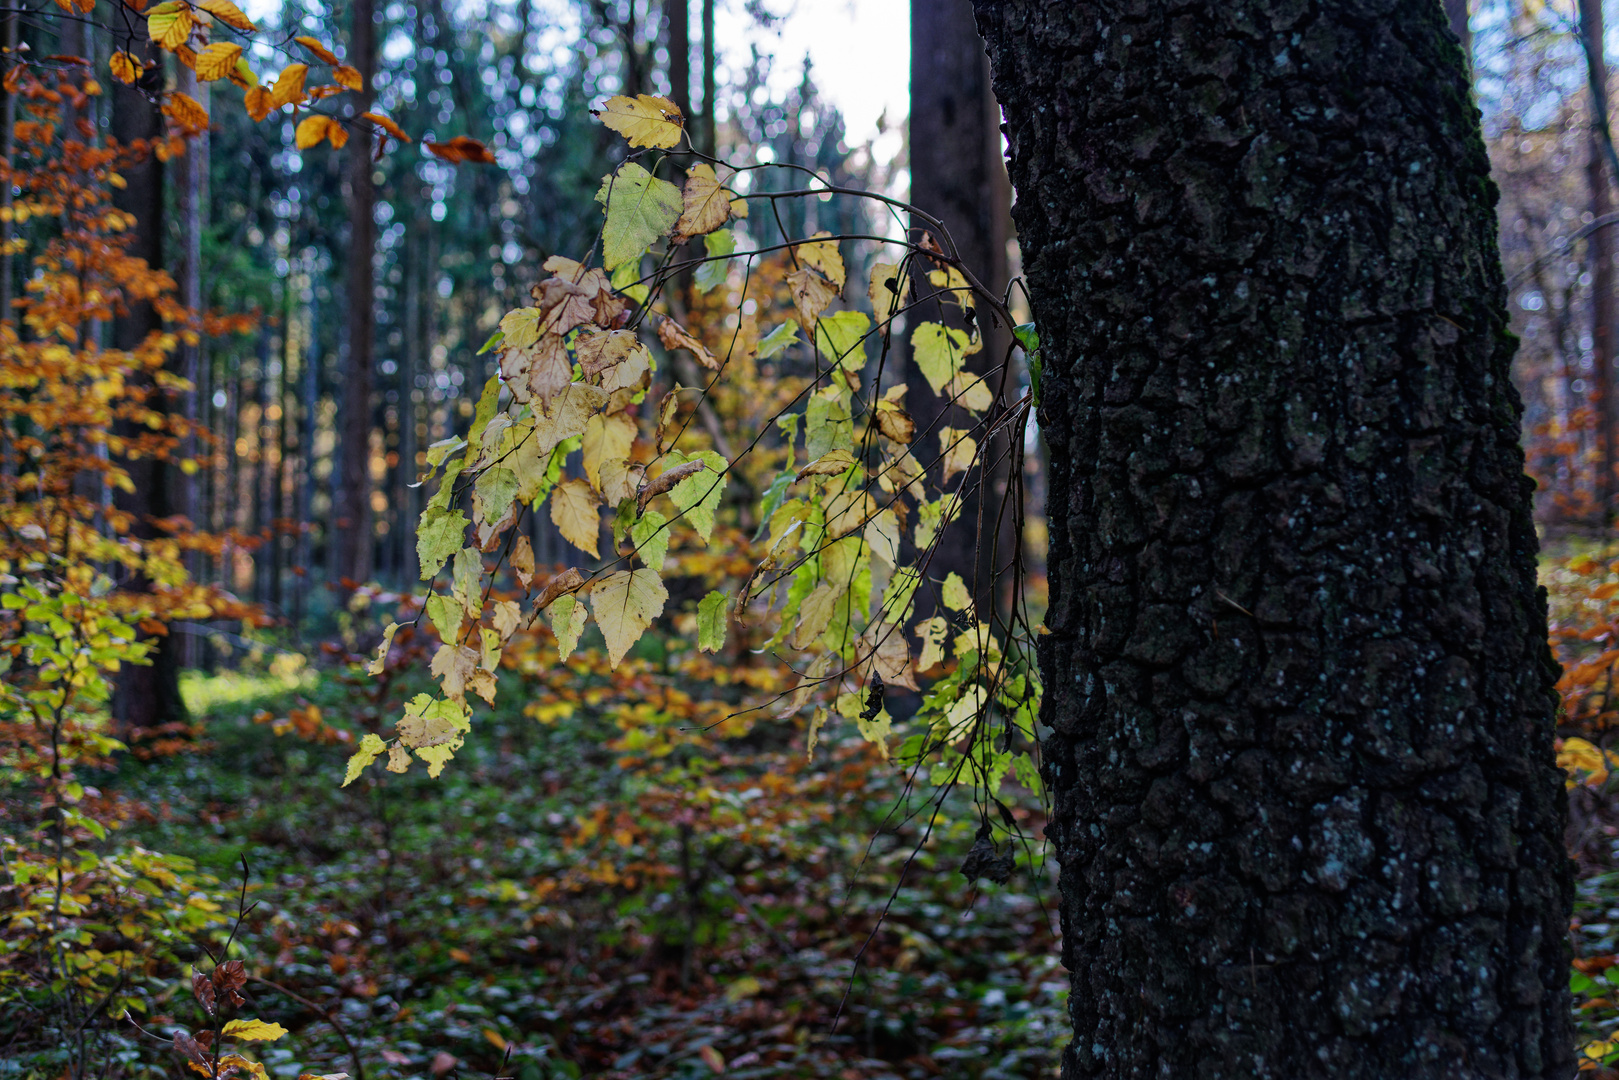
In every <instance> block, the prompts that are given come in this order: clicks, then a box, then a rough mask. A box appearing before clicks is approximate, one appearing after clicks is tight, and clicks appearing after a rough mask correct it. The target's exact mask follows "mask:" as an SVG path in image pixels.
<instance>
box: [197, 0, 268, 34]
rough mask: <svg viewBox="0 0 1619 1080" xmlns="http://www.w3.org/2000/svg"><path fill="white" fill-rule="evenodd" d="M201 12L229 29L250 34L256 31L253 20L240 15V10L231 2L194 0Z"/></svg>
mask: <svg viewBox="0 0 1619 1080" xmlns="http://www.w3.org/2000/svg"><path fill="white" fill-rule="evenodd" d="M196 4H197V6H198V7H200V8H201V9H202V10H204V11H206V12H207V13H208V14H210V15H212V16H213V17H214V18H216V19H218V20H219V21H220V22H222V23H224V24H225V25H226V26H228V27H230V28H231V29H232V30H240V31H242V32H243V33H248V34H251V33H253V32H254V31H255V30H257V29H258V27H257V26H254V25H253V20H252V19H249V18H248V17H247V16H246V15H245V14H243V13H242V9H241V8H239V7H237V6H236V5H235V4H233V3H231V0H196Z"/></svg>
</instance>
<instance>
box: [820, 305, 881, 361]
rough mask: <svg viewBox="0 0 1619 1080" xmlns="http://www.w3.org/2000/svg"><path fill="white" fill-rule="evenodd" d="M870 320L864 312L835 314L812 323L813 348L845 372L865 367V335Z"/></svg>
mask: <svg viewBox="0 0 1619 1080" xmlns="http://www.w3.org/2000/svg"><path fill="white" fill-rule="evenodd" d="M870 329H871V319H870V317H869V316H867V315H866V313H865V312H864V311H839V312H837V313H836V314H833V315H823V316H821V318H819V319H818V320H816V323H815V346H816V348H817V349H819V350H820V352H821V355H822V356H823V357H825V358H826V359H828V360H832V361H835V362H836V363H837V364H838V366H840V367H842V368H844V369H846V370H848V371H859V370H860V369H861V368H863V367H865V366H866V333H867V332H868V331H869V330H870Z"/></svg>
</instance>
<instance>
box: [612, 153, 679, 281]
mask: <svg viewBox="0 0 1619 1080" xmlns="http://www.w3.org/2000/svg"><path fill="white" fill-rule="evenodd" d="M596 201H597V202H599V203H601V204H602V205H603V206H605V207H606V208H607V227H606V229H604V230H603V232H602V265H603V266H605V267H607V269H608V270H616V269H617V268H618V267H620V266H622V265H623V264H624V263H626V262H628V261H630V260H631V259H638V258H640V257H641V255H642V254H643V253H645V251H646V249H647V248H649V247H651V246H652V244H653V243H654V242H655V241H656V240H657V239H658V238H659V237H661V236H666V235H668V233H669V230H670V229H672V228H674V227H675V222H676V221H679V220H680V211H681V209H682V208H683V205H684V204H683V200H682V199H681V195H680V189H679V188H677V187H675V185H673V184H671V183H669V182H668V181H667V180H659V179H658V178H657V177H655V176H653V175H652V174H651V173H649V172H647V171H646V170H645V169H643V168H642V167H641V166H639V165H637V164H636V163H635V162H633V161H630V162H626V163H625V164H624V165H623V166H621V167H620V168H619V170H618V172H617V173H616V174H615V175H612V176H609V177H607V178H606V179H605V180H603V181H602V186H601V190H599V191H598V192H596Z"/></svg>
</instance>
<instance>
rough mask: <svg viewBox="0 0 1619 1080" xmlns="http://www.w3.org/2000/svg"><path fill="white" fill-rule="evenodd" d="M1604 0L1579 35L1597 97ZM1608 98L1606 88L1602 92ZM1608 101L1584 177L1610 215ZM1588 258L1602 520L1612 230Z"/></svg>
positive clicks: (1588, 1) (1607, 461)
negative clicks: (1606, 130) (1607, 133)
mask: <svg viewBox="0 0 1619 1080" xmlns="http://www.w3.org/2000/svg"><path fill="white" fill-rule="evenodd" d="M1602 30H1603V24H1602V0H1580V36H1581V38H1582V39H1583V41H1584V45H1585V58H1586V63H1588V64H1589V65H1590V70H1589V71H1588V72H1587V76H1588V79H1589V85H1590V86H1591V88H1592V95H1593V98H1594V97H1596V96H1597V95H1598V94H1599V93H1600V90H1601V88H1605V87H1606V86H1607V85H1608V63H1607V59H1606V57H1605V55H1604V53H1603V49H1602ZM1602 96H1603V97H1604V98H1605V97H1606V95H1605V94H1603V95H1602ZM1607 111H1608V110H1607V108H1606V103H1605V102H1598V101H1596V100H1593V101H1592V103H1591V136H1590V143H1589V146H1588V148H1587V157H1586V164H1585V182H1586V186H1587V188H1588V189H1589V191H1590V195H1591V214H1592V216H1593V217H1594V218H1596V219H1601V218H1603V217H1605V216H1606V215H1607V214H1608V213H1609V212H1611V211H1612V209H1613V197H1612V194H1611V190H1610V188H1609V186H1608V185H1609V176H1608V168H1607V160H1606V151H1605V148H1604V145H1603V142H1604V138H1605V137H1606V132H1604V131H1603V130H1602V128H1603V125H1604V121H1605V117H1606V115H1607ZM1586 245H1587V248H1586V252H1587V259H1586V262H1587V264H1588V265H1589V266H1590V268H1591V363H1592V367H1593V371H1592V375H1593V378H1592V380H1591V381H1592V383H1593V384H1594V386H1595V389H1594V391H1593V393H1592V395H1591V397H1592V398H1593V401H1592V404H1593V405H1594V406H1595V408H1594V409H1593V411H1594V412H1595V413H1596V417H1597V440H1596V441H1597V478H1596V479H1597V482H1596V503H1597V518H1598V520H1599V521H1601V522H1603V523H1607V522H1609V521H1611V520H1612V519H1613V513H1614V484H1615V477H1614V467H1615V464H1616V462H1615V454H1614V434H1615V432H1619V402H1616V401H1615V400H1614V377H1613V362H1614V340H1613V334H1614V267H1613V230H1612V229H1606V228H1603V229H1597V230H1596V231H1595V232H1593V233H1592V234H1591V235H1590V237H1589V238H1587V240H1586Z"/></svg>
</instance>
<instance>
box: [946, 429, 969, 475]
mask: <svg viewBox="0 0 1619 1080" xmlns="http://www.w3.org/2000/svg"><path fill="white" fill-rule="evenodd" d="M939 453H940V454H941V455H942V456H943V458H944V479H945V481H946V482H949V480H950V478H951V477H952V476H954V475H956V473H959V472H966V471H967V470H968V469H970V468H972V466H973V459H974V458H976V457H977V456H978V443H977V441H976V440H974V439H973V438H972V436H970V435H968V434H967V432H966V431H965V430H963V429H960V428H940V429H939Z"/></svg>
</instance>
